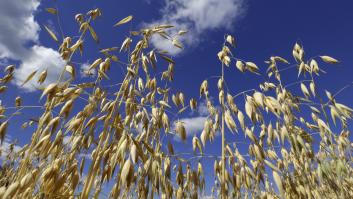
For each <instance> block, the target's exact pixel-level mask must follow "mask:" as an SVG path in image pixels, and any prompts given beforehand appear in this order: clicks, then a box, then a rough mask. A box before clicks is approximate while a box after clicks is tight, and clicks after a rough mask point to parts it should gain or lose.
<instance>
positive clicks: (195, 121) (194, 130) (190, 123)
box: [173, 102, 208, 136]
mask: <svg viewBox="0 0 353 199" xmlns="http://www.w3.org/2000/svg"><path fill="white" fill-rule="evenodd" d="M194 115H196V116H191V117H184V118H180V119H179V121H181V122H183V124H184V126H185V130H186V134H187V136H193V135H197V134H200V133H201V132H202V130H203V126H204V123H205V121H206V119H207V116H208V110H207V106H206V103H205V102H201V103H200V104H199V106H198V108H197V111H196V112H195V113H194ZM173 129H175V125H174V126H173Z"/></svg>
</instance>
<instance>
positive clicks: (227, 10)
mask: <svg viewBox="0 0 353 199" xmlns="http://www.w3.org/2000/svg"><path fill="white" fill-rule="evenodd" d="M160 12H161V16H162V17H161V18H160V19H158V20H155V21H153V22H151V23H150V24H149V25H158V24H170V25H174V26H175V28H173V29H172V30H171V31H170V32H169V33H170V35H172V36H174V37H175V38H177V39H178V40H179V41H181V43H182V44H183V45H184V46H185V47H192V46H196V45H197V44H198V43H199V42H200V41H201V39H200V38H201V37H202V36H203V35H204V34H206V33H207V32H209V31H212V30H216V29H221V28H222V29H230V28H232V26H233V24H234V23H235V22H236V21H237V19H239V18H240V17H242V16H243V14H244V13H245V5H244V0H174V1H169V0H165V4H164V7H163V8H161V9H160ZM179 30H187V31H188V32H187V34H185V35H183V36H180V37H179V36H178V34H177V33H178V31H179ZM151 42H152V44H153V45H154V46H155V47H156V48H158V49H161V50H167V51H169V53H171V54H173V55H176V54H178V53H180V52H181V49H179V48H177V47H175V46H173V45H172V43H171V42H170V41H169V40H166V39H164V38H162V37H160V36H158V35H156V36H154V37H153V38H152V40H151Z"/></svg>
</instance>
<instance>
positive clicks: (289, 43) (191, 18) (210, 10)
mask: <svg viewBox="0 0 353 199" xmlns="http://www.w3.org/2000/svg"><path fill="white" fill-rule="evenodd" d="M56 6H58V8H59V17H60V23H61V27H62V31H63V33H64V35H71V36H73V35H78V33H77V30H78V25H77V23H76V22H75V21H74V16H75V14H76V13H79V12H82V13H86V12H87V11H88V10H90V9H94V8H97V7H98V8H100V9H101V11H102V13H103V15H102V16H101V17H99V18H98V19H97V20H96V21H95V22H94V23H93V27H94V28H95V30H96V32H97V34H98V36H99V37H100V44H99V45H98V46H97V45H96V44H95V43H94V41H93V40H92V38H90V37H87V39H86V40H85V41H86V43H87V44H85V50H84V52H85V53H84V55H83V56H82V57H80V56H75V57H74V61H75V62H77V64H76V65H75V67H76V68H77V70H79V69H80V67H81V65H82V64H84V63H91V62H92V61H94V60H95V59H96V58H97V56H98V54H97V53H96V52H97V51H98V50H99V49H100V48H106V47H111V46H120V44H121V42H122V41H123V40H124V39H125V37H126V36H127V35H128V31H129V30H130V29H131V30H138V29H139V28H141V27H143V26H145V25H149V24H154V23H161V22H170V23H175V24H173V25H176V26H177V27H179V28H187V29H189V32H188V33H187V34H186V36H185V38H181V41H182V42H183V44H184V46H185V50H184V51H183V52H178V51H176V50H175V49H170V47H169V46H164V45H165V44H164V43H163V42H161V41H160V40H159V39H155V40H154V42H153V44H154V45H155V46H157V47H162V48H166V49H169V50H171V52H172V54H173V57H174V58H175V61H176V66H175V80H174V82H173V83H172V88H173V90H174V91H183V92H184V93H185V95H186V96H187V98H190V97H195V98H198V97H199V96H198V92H199V86H200V84H201V82H202V81H203V80H204V79H206V78H208V77H211V76H216V75H219V74H220V71H221V67H220V63H219V61H218V59H217V56H216V55H217V52H218V51H219V50H220V48H221V45H222V42H223V37H224V35H225V34H227V33H229V34H232V35H234V36H235V38H236V46H237V47H236V49H235V50H234V54H235V56H236V57H238V58H242V59H244V60H248V61H253V62H255V63H256V64H257V65H258V66H259V67H260V68H261V70H262V71H265V69H266V68H267V66H266V64H265V63H264V61H265V60H267V59H268V58H269V57H270V56H272V55H279V56H282V57H284V58H287V59H288V60H290V61H291V62H293V59H292V57H291V51H292V48H293V45H294V43H295V42H299V43H302V44H303V45H304V48H305V50H306V54H307V56H308V57H313V56H317V55H326V54H327V55H330V56H332V57H335V58H337V59H339V60H340V61H341V63H340V64H339V65H334V66H332V65H322V68H323V69H324V70H325V71H327V72H328V74H324V75H322V76H321V77H320V84H319V87H321V88H326V89H327V90H329V91H332V92H333V93H334V92H335V91H336V90H337V89H339V88H341V87H343V86H345V85H347V84H349V83H351V82H352V81H353V78H352V75H353V68H352V67H353V66H352V65H353V12H352V11H351V9H352V8H353V2H352V1H351V0H340V1H329V0H315V1H314V0H312V1H307V0H297V1H283V0H268V1H254V0H188V1H187V0H175V1H164V0H161V1H157V0H148V1H147V0H145V1H144V0H130V1H113V0H110V1H98V0H61V1H57V3H55V1H49V0H46V1H38V0H11V1H10V0H8V1H5V0H4V1H1V2H0V66H1V68H4V66H6V65H8V64H12V63H15V64H16V65H17V66H18V67H19V70H18V72H17V73H16V75H15V80H14V83H13V84H11V86H9V88H8V91H7V92H6V94H5V95H0V100H1V101H2V104H4V105H6V106H13V104H14V98H15V97H16V96H18V95H21V96H22V97H23V103H24V105H37V104H38V101H39V95H40V92H38V91H35V89H33V87H31V86H30V85H26V86H25V88H19V87H18V85H19V84H20V83H22V81H23V80H24V79H25V77H26V76H27V75H28V74H29V73H30V72H32V71H33V70H34V69H36V68H37V67H38V66H40V67H41V69H42V70H43V69H45V68H48V70H49V74H50V76H49V77H50V78H51V79H55V78H56V77H57V76H56V75H57V74H58V71H60V67H62V64H63V63H62V62H61V60H60V58H59V57H58V54H57V53H56V52H55V50H56V49H57V47H58V46H57V45H56V44H55V42H54V41H53V40H51V38H50V37H49V36H48V34H47V32H45V30H44V25H47V26H48V27H51V28H52V29H53V30H54V32H56V33H57V35H60V34H61V30H60V28H59V26H58V21H57V19H56V17H55V16H54V15H50V14H48V13H47V12H45V8H47V7H56ZM128 15H133V16H134V19H133V21H132V23H129V24H128V25H125V26H122V27H119V28H113V24H114V23H116V22H117V21H118V20H120V19H122V18H124V17H126V16H128ZM121 58H122V59H123V58H124V57H123V56H121ZM79 63H80V64H79ZM159 67H160V68H162V69H163V68H166V67H167V65H163V64H161V65H159ZM79 77H80V76H79ZM110 77H111V78H112V81H113V82H115V83H118V82H119V81H120V78H121V69H120V67H118V66H117V67H116V68H113V69H112V70H111V73H110ZM282 77H283V79H284V81H285V82H286V83H291V82H295V81H297V78H296V71H295V70H288V71H286V72H285V73H284V74H283V75H282ZM225 78H226V81H227V85H228V86H229V87H230V88H231V90H232V91H233V93H234V94H236V93H237V92H240V91H243V90H247V89H249V88H253V87H255V86H257V84H258V83H260V82H261V81H262V79H261V78H260V77H258V76H255V75H251V74H241V73H240V72H239V71H238V70H236V68H235V66H234V64H233V65H232V66H231V67H229V68H227V69H226V76H225ZM86 80H89V79H88V78H86V77H82V79H80V80H78V81H86ZM213 81H214V82H213V84H214V85H215V84H216V80H215V79H213ZM215 88H216V87H215V86H214V87H213V88H212V90H211V95H213V96H217V93H216V89H215ZM352 99H353V94H352V89H351V88H349V89H347V90H345V92H343V93H342V94H340V95H339V96H338V101H340V102H342V103H345V104H347V105H348V106H351V107H352V106H353V103H352ZM78 106H79V105H78ZM13 111H14V110H13ZM39 112H40V110H38V109H30V110H29V109H26V110H24V111H23V115H22V116H17V117H15V120H14V121H12V122H11V126H10V131H9V136H10V137H11V138H12V139H18V141H19V145H20V146H22V145H23V144H25V143H26V142H27V141H28V140H29V139H30V137H31V133H32V132H31V129H29V130H20V129H19V128H17V127H16V126H19V124H22V122H24V121H25V120H26V119H29V118H31V117H34V116H36V113H39ZM203 117H204V115H203V114H202V113H200V112H198V113H193V114H186V115H183V116H182V117H181V118H180V119H189V123H190V127H189V128H190V129H189V130H190V132H191V133H190V134H193V133H200V131H201V130H202V126H203V124H201V125H200V124H199V123H200V122H199V121H200V119H202V118H203ZM197 119H198V120H197ZM197 121H198V123H195V122H197ZM191 124H192V125H191ZM200 126H201V127H200ZM200 128H201V129H200ZM32 130H33V129H32ZM229 139H236V138H234V136H233V137H232V135H229ZM178 146H179V147H180V150H182V149H188V150H191V142H188V144H186V147H185V145H184V144H182V143H178ZM219 149H220V145H219V139H218V140H217V141H216V142H215V143H214V144H212V147H210V148H209V150H210V152H213V153H218V152H220V150H219ZM211 165H212V164H211ZM210 168H211V167H210Z"/></svg>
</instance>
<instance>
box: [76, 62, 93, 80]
mask: <svg viewBox="0 0 353 199" xmlns="http://www.w3.org/2000/svg"><path fill="white" fill-rule="evenodd" d="M90 66H91V65H90V64H89V63H84V64H81V67H80V75H81V77H89V76H96V74H97V72H96V70H90V71H89V73H88V69H89V68H90Z"/></svg>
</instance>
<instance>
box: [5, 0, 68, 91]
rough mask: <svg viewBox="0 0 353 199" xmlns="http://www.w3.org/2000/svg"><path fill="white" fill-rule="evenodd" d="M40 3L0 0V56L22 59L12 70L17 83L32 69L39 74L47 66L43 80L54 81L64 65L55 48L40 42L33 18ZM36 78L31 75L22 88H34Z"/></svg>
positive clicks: (31, 0) (36, 25) (38, 1)
mask: <svg viewBox="0 0 353 199" xmlns="http://www.w3.org/2000/svg"><path fill="white" fill-rule="evenodd" d="M39 4H40V0H8V1H6V0H3V1H0V27H1V28H0V59H1V60H17V61H20V62H21V64H20V66H19V67H18V69H17V70H16V71H15V83H16V84H17V85H20V84H22V82H23V80H25V78H26V77H27V76H28V75H29V74H30V73H31V72H33V71H34V70H38V74H39V73H40V72H41V71H42V70H45V69H46V68H48V77H47V80H46V82H45V84H48V83H49V82H52V81H56V80H57V78H58V74H59V73H60V71H61V68H62V67H63V66H64V61H63V60H62V59H61V57H60V55H59V53H58V52H57V51H55V50H54V49H52V48H47V47H44V46H41V45H40V43H39V31H40V26H39V24H38V23H37V22H36V21H35V18H34V14H35V12H36V11H37V9H38V6H39ZM7 62H9V61H7ZM38 74H37V75H38ZM36 80H37V78H36V77H34V78H33V80H32V81H31V82H29V83H28V84H26V85H25V87H24V88H25V89H27V90H29V91H33V90H35V87H36V86H38V85H37V84H36V83H35V82H36Z"/></svg>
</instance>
